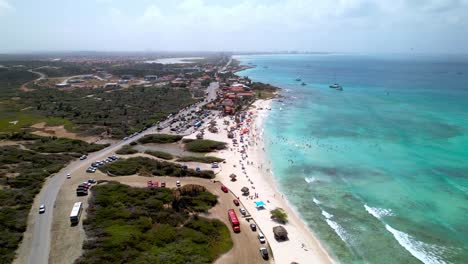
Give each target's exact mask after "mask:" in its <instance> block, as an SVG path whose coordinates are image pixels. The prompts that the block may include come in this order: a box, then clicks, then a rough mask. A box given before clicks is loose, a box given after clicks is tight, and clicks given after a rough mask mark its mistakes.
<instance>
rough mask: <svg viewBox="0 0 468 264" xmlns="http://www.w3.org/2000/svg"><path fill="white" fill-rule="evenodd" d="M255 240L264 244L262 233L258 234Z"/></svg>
mask: <svg viewBox="0 0 468 264" xmlns="http://www.w3.org/2000/svg"><path fill="white" fill-rule="evenodd" d="M257 238H258V240H259V241H260V243H262V244H265V242H266V240H265V236H264V235H263V234H262V233H260V232H259V233H258V236H257Z"/></svg>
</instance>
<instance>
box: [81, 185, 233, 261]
mask: <svg viewBox="0 0 468 264" xmlns="http://www.w3.org/2000/svg"><path fill="white" fill-rule="evenodd" d="M200 187H201V189H200ZM203 189H204V187H202V186H198V187H197V186H193V187H192V190H191V191H190V190H186V191H184V192H183V195H181V194H180V193H178V194H176V193H173V191H172V190H170V189H167V188H158V189H147V188H134V187H129V186H127V185H123V184H119V183H115V182H110V183H107V184H103V185H98V186H95V187H94V188H93V194H92V196H91V198H90V206H89V208H88V211H87V219H86V220H85V221H84V222H83V224H84V228H85V231H86V234H87V237H88V240H87V241H86V242H85V243H84V245H83V250H84V253H83V255H82V256H81V257H80V258H79V259H78V260H77V261H76V263H79V264H81V263H87V264H88V263H89V264H94V263H174V264H177V263H212V262H213V261H214V260H215V259H216V258H217V257H219V256H220V255H221V254H223V253H224V252H227V251H228V250H229V249H230V248H231V247H232V241H231V238H230V233H229V230H228V228H227V227H226V225H224V224H223V223H222V222H221V221H219V220H209V219H205V218H202V217H198V216H197V215H193V214H190V211H193V210H194V208H195V207H194V206H192V205H191V204H187V203H182V202H177V201H181V200H183V201H185V200H186V199H188V198H190V199H191V201H192V203H194V204H198V203H201V202H202V201H204V200H206V197H209V199H208V200H209V201H212V200H214V201H215V200H216V196H214V195H213V194H211V193H209V192H206V191H202V190H203ZM194 190H195V191H194ZM197 190H198V191H197ZM206 204H207V205H206V207H207V208H210V207H211V206H212V205H211V206H210V203H206ZM182 205H183V207H182ZM213 205H214V204H213Z"/></svg>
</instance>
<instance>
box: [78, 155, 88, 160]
mask: <svg viewBox="0 0 468 264" xmlns="http://www.w3.org/2000/svg"><path fill="white" fill-rule="evenodd" d="M87 157H88V156H86V155H83V156H81V157H80V160H85V159H86V158H87Z"/></svg>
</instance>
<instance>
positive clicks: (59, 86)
mask: <svg viewBox="0 0 468 264" xmlns="http://www.w3.org/2000/svg"><path fill="white" fill-rule="evenodd" d="M70 86H71V85H70V84H69V83H57V84H56V85H55V87H57V88H67V87H70Z"/></svg>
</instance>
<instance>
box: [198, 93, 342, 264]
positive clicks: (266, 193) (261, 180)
mask: <svg viewBox="0 0 468 264" xmlns="http://www.w3.org/2000/svg"><path fill="white" fill-rule="evenodd" d="M270 103H271V100H258V101H256V102H255V103H254V104H253V105H252V108H251V110H249V115H248V117H247V119H246V122H244V123H243V126H242V127H240V128H238V129H237V130H235V131H234V138H235V139H237V141H238V144H233V142H232V139H229V138H228V128H229V127H231V126H233V124H234V119H233V117H232V116H226V117H222V118H217V119H215V120H216V122H217V127H218V129H219V132H218V133H211V132H209V131H207V130H205V135H204V138H205V139H212V140H218V141H224V142H227V143H228V148H227V149H226V150H223V151H219V152H217V153H216V155H217V156H219V157H221V158H224V159H225V160H226V163H221V164H220V168H218V169H214V170H215V172H217V173H218V174H217V176H216V180H219V181H221V182H222V183H223V184H224V185H225V186H227V187H228V188H229V189H230V190H231V191H232V192H233V193H234V194H235V196H237V197H239V198H240V202H241V203H242V204H241V206H243V207H245V209H246V210H247V211H248V213H249V214H250V215H251V216H252V217H253V218H254V220H255V222H256V223H257V226H258V227H259V228H260V229H261V232H262V233H264V235H265V237H266V238H267V240H268V243H269V245H270V247H271V249H272V251H273V256H274V259H275V262H276V263H288V264H289V263H291V262H297V263H333V260H332V258H331V257H330V256H329V255H328V253H327V252H326V250H325V249H324V248H323V247H322V245H321V244H320V242H319V240H318V239H317V238H316V237H315V236H314V235H313V233H312V231H311V230H309V228H308V227H307V225H306V224H305V223H304V221H302V220H301V219H300V218H299V216H298V214H297V213H296V212H295V211H294V209H293V207H292V206H291V205H290V204H289V203H288V201H287V200H286V197H285V196H284V195H283V194H281V193H280V192H279V191H278V189H277V187H276V185H275V182H274V179H273V177H272V175H271V170H270V162H269V161H268V159H267V158H266V156H265V150H264V145H263V140H262V138H263V129H262V122H263V119H264V118H265V117H266V116H267V114H268V111H269V110H267V109H269V108H270ZM260 109H261V110H260ZM248 119H250V120H248ZM225 121H229V125H227V124H226V123H225ZM247 121H249V122H247ZM245 129H248V130H249V132H248V133H245V134H244V135H243V143H241V142H239V140H240V131H241V130H245ZM189 137H192V138H193V137H194V134H192V135H190V136H189ZM231 174H235V175H237V181H231V179H230V177H229V176H230V175H231ZM244 186H245V187H248V188H249V189H250V196H243V195H242V192H241V188H242V187H244ZM255 201H264V202H265V203H266V207H265V209H257V208H256V206H255V204H254V202H255ZM232 206H233V208H235V206H234V205H232ZM277 207H280V208H283V209H284V210H285V211H286V213H287V214H288V220H289V221H288V223H287V224H285V225H283V226H284V227H285V228H286V230H287V231H288V237H289V240H287V241H283V242H278V241H277V240H275V238H274V234H273V231H272V229H273V227H275V226H278V225H280V224H279V223H278V222H275V221H273V220H272V219H270V216H271V214H270V210H273V209H275V208H277ZM239 215H240V214H239ZM244 232H251V231H250V230H244ZM259 247H260V244H259Z"/></svg>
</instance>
